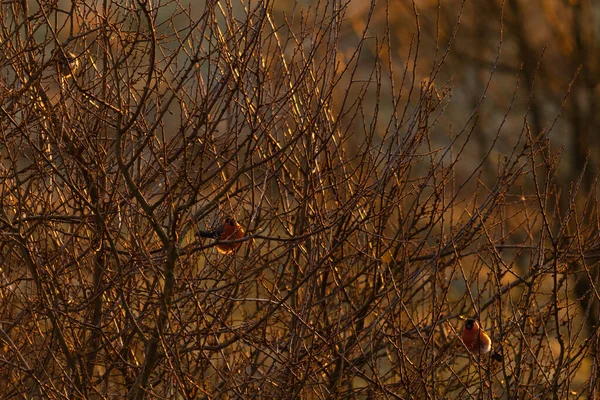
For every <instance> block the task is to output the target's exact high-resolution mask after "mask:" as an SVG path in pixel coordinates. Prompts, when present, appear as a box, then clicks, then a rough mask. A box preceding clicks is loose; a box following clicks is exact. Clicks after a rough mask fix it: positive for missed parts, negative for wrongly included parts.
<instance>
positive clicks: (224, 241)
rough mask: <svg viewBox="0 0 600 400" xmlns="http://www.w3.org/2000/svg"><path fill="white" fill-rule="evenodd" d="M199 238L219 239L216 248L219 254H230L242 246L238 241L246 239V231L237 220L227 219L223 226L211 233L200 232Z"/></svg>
mask: <svg viewBox="0 0 600 400" xmlns="http://www.w3.org/2000/svg"><path fill="white" fill-rule="evenodd" d="M198 236H200V237H205V238H211V239H217V243H216V244H215V246H216V247H217V250H218V251H219V253H223V254H230V253H233V252H235V251H236V250H237V249H239V248H240V246H241V245H242V242H240V241H238V240H240V239H242V238H244V229H243V228H242V226H241V225H240V224H238V223H237V221H236V220H235V219H233V218H225V220H224V221H223V224H221V226H219V227H218V228H216V229H213V230H210V231H202V230H199V231H198ZM232 241H235V242H232Z"/></svg>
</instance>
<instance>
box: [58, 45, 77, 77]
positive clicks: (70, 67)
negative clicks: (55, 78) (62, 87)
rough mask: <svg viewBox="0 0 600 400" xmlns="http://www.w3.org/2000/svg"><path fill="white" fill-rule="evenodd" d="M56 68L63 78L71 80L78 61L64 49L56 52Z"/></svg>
mask: <svg viewBox="0 0 600 400" xmlns="http://www.w3.org/2000/svg"><path fill="white" fill-rule="evenodd" d="M56 67H57V69H58V73H59V75H60V76H62V77H63V78H71V77H72V76H73V75H75V74H76V73H77V70H78V69H79V60H78V59H77V56H76V55H75V54H73V53H72V52H70V51H68V50H64V49H58V50H57V51H56Z"/></svg>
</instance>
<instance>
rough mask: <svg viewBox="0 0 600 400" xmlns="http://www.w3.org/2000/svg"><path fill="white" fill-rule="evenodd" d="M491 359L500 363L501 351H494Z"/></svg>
mask: <svg viewBox="0 0 600 400" xmlns="http://www.w3.org/2000/svg"><path fill="white" fill-rule="evenodd" d="M492 358H493V359H494V360H496V361H498V362H502V359H503V358H504V357H503V356H502V350H496V351H494V352H493V353H492Z"/></svg>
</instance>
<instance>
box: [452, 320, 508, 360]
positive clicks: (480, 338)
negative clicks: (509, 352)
mask: <svg viewBox="0 0 600 400" xmlns="http://www.w3.org/2000/svg"><path fill="white" fill-rule="evenodd" d="M462 341H463V343H464V344H465V346H466V347H467V349H468V350H469V351H470V352H471V353H473V354H486V353H489V352H490V351H492V339H490V337H489V336H488V334H487V333H485V331H484V330H483V329H481V328H480V327H479V324H478V323H477V321H475V320H474V319H472V318H471V319H468V320H467V321H466V322H465V329H464V330H463V334H462ZM492 358H493V359H494V360H496V361H502V354H500V353H499V352H494V353H492Z"/></svg>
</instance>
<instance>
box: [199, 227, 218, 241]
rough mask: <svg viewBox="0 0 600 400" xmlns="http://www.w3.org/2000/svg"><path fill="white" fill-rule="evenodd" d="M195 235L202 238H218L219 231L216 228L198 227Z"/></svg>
mask: <svg viewBox="0 0 600 400" xmlns="http://www.w3.org/2000/svg"><path fill="white" fill-rule="evenodd" d="M196 235H198V236H200V237H203V238H210V239H218V238H219V236H221V233H220V232H218V230H212V231H203V230H201V229H199V230H197V231H196Z"/></svg>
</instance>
